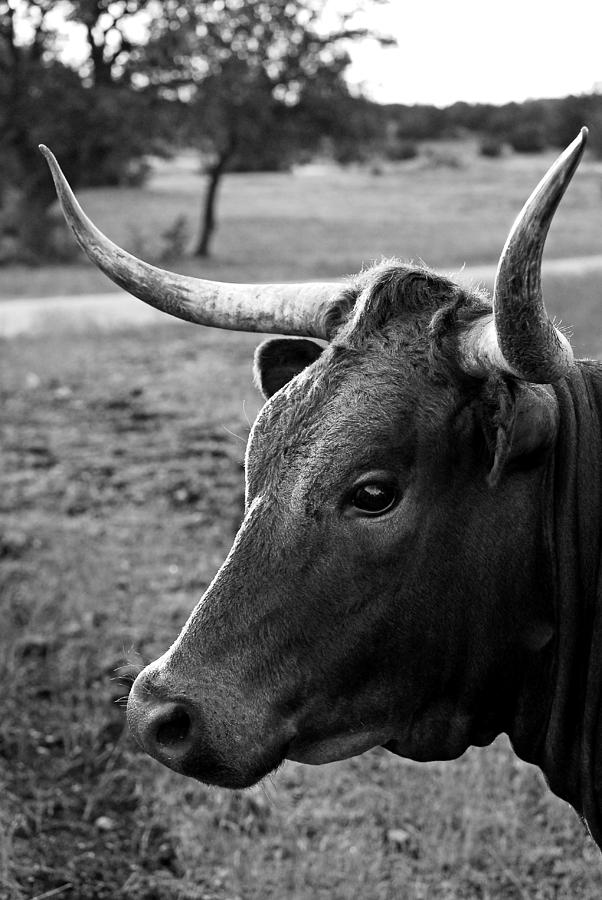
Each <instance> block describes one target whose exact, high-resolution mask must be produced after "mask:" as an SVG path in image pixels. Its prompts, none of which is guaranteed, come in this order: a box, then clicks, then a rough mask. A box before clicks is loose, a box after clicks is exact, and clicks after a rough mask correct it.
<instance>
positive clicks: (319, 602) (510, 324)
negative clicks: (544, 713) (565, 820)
mask: <svg viewBox="0 0 602 900" xmlns="http://www.w3.org/2000/svg"><path fill="white" fill-rule="evenodd" d="M584 141H585V134H584V133H582V135H581V136H580V137H579V138H578V139H577V140H576V141H575V142H574V143H573V144H572V145H571V147H569V148H568V150H567V151H566V152H565V153H564V154H563V155H562V156H561V157H560V158H559V160H558V161H557V163H556V164H555V165H554V166H553V167H552V169H551V170H550V172H549V173H548V174H547V176H546V177H545V178H544V180H543V181H542V183H541V184H540V185H539V187H538V188H537V189H536V191H535V193H534V194H533V195H532V197H531V199H530V200H529V201H528V203H527V205H526V206H525V208H524V210H523V212H522V213H521V215H520V216H519V218H518V220H517V222H516V223H515V226H514V228H513V230H512V232H511V234H510V237H509V240H508V242H507V244H506V247H505V249H504V252H503V254H502V258H501V261H500V267H499V270H498V276H497V280H496V287H495V291H494V297H493V305H492V304H491V302H490V301H489V300H488V299H487V298H486V297H485V296H484V295H483V294H481V293H479V292H476V291H467V290H464V289H462V288H461V287H459V286H458V285H456V284H454V283H453V282H451V281H449V280H447V279H445V278H442V277H439V276H437V275H435V274H434V273H433V272H431V271H430V270H428V269H426V268H422V267H415V266H410V265H406V264H401V263H396V262H394V263H388V264H383V265H380V266H378V267H376V268H374V269H372V270H369V271H367V272H364V273H363V274H362V275H361V276H359V277H358V278H357V279H356V280H355V281H353V282H350V283H348V284H343V285H333V284H330V283H326V284H317V285H263V286H249V285H222V284H216V283H212V282H206V281H201V280H198V279H192V278H183V277H182V276H177V275H173V274H172V273H165V272H161V271H160V270H157V269H154V268H153V267H151V266H148V265H146V264H144V263H142V262H140V261H139V260H135V259H133V258H132V257H130V256H129V255H128V254H126V253H124V251H122V250H120V249H119V248H117V247H115V245H112V244H111V243H110V242H109V241H108V240H107V239H106V238H105V237H104V235H102V234H101V233H100V232H98V231H97V230H96V229H95V228H94V226H92V224H91V223H90V222H89V220H87V219H86V217H85V216H84V214H83V213H82V212H81V210H80V209H79V207H78V206H77V203H76V201H75V199H74V198H73V195H72V194H71V192H70V190H69V188H68V186H67V185H66V183H65V181H64V179H63V178H62V176H61V174H60V170H59V169H58V166H57V165H56V162H55V161H54V159H53V158H52V157H51V155H50V154H49V153H48V151H46V153H47V156H48V158H49V161H50V163H51V167H52V169H53V174H54V176H55V180H56V182H57V188H58V191H59V196H60V197H61V201H62V203H63V207H64V210H65V213H66V215H67V218H68V220H69V221H70V223H71V224H72V226H73V228H74V231H75V233H76V235H77V236H78V239H79V240H80V242H81V243H82V246H84V249H86V251H87V252H88V253H89V255H90V256H91V257H92V258H93V260H94V261H95V262H96V263H97V264H98V265H100V266H101V267H102V268H103V269H104V270H105V271H106V272H107V273H108V274H109V275H110V276H111V277H112V278H113V279H114V280H115V281H117V283H119V284H121V285H122V286H123V287H125V288H126V289H127V290H129V291H130V292H132V293H134V294H136V295H137V296H139V297H141V299H143V300H145V301H147V302H150V303H151V304H152V305H155V306H158V307H159V308H161V309H165V310H166V311H167V312H170V313H172V314H175V315H178V316H180V317H182V318H187V319H190V320H192V321H196V322H201V323H205V324H212V325H217V326H219V327H225V328H241V329H247V330H250V329H251V330H258V331H272V332H280V333H289V334H294V335H304V336H306V337H305V338H304V339H302V340H298V339H291V338H288V339H277V340H271V341H268V342H267V343H265V344H263V345H262V346H261V347H260V348H259V350H258V352H257V355H256V378H257V381H258V384H259V386H260V388H261V389H262V391H263V392H264V395H265V396H266V399H267V402H266V404H265V406H264V407H263V409H262V411H261V412H260V414H259V416H258V418H257V421H256V422H255V425H254V427H253V430H252V432H251V435H250V439H249V444H248V449H247V459H246V478H247V484H246V511H245V517H244V521H243V523H242V525H241V527H240V530H239V532H238V534H237V536H236V539H235V541H234V544H233V546H232V549H231V551H230V553H229V555H228V557H227V559H226V561H225V562H224V564H223V566H222V567H221V569H220V570H219V572H218V573H217V575H216V576H215V579H214V580H213V582H212V584H211V585H210V587H209V588H208V590H207V592H206V593H205V595H204V596H203V598H202V599H201V600H200V602H199V604H198V605H197V607H196V608H195V609H194V610H193V612H192V614H191V616H190V618H189V620H188V622H187V623H186V625H185V626H184V628H183V630H182V633H181V634H180V636H179V637H178V639H177V640H176V642H175V643H174V644H173V646H172V647H171V648H170V649H169V650H168V651H167V652H166V653H165V654H164V655H163V656H162V657H161V658H160V659H158V660H157V661H156V662H154V663H152V664H151V665H149V666H147V667H146V668H145V669H144V670H143V671H142V672H141V673H140V675H139V676H138V678H137V679H136V682H135V683H134V686H133V688H132V691H131V694H130V700H129V703H128V716H129V720H130V724H131V727H132V730H133V732H134V734H135V735H136V737H137V738H138V740H139V741H140V743H141V744H142V746H143V747H144V748H145V749H146V750H147V751H148V752H149V753H150V754H151V755H152V756H154V757H156V758H157V759H159V760H160V761H161V762H163V763H165V764H166V765H168V766H170V767H171V768H173V769H175V770H176V771H178V772H182V773H184V774H187V775H192V776H194V777H196V778H199V779H200V780H202V781H206V782H210V783H214V784H221V785H227V786H231V787H241V786H246V785H250V784H252V783H253V782H255V781H257V780H258V779H260V778H261V777H263V776H264V775H265V774H266V773H267V772H269V771H270V770H272V769H273V768H274V767H276V766H277V765H278V764H279V763H280V762H281V761H282V760H283V759H285V758H290V759H297V760H300V761H303V762H310V763H320V762H327V761H329V760H334V759H339V758H343V757H348V756H351V755H354V754H357V753H361V752H362V751H364V750H366V749H368V748H370V747H373V746H376V745H384V746H386V747H388V748H389V749H391V750H393V751H394V752H396V753H400V754H402V755H404V756H408V757H412V758H415V759H434V758H437V759H442V758H451V757H454V756H457V755H459V754H460V753H462V752H463V751H464V749H465V748H466V747H467V746H468V745H469V744H471V743H477V744H481V743H487V742H489V741H490V740H492V739H493V737H495V735H497V734H498V733H499V732H500V731H503V730H508V729H509V727H510V725H511V723H512V721H513V719H514V718H515V717H516V716H517V715H518V714H519V713H518V712H517V710H519V709H520V707H521V703H522V702H523V700H524V695H525V692H526V691H533V692H534V693H536V691H537V688H538V684H537V683H536V679H535V680H534V679H533V678H531V677H530V673H531V672H532V671H534V670H535V669H538V670H539V668H538V667H537V666H536V665H535V663H534V661H535V660H539V659H540V658H541V657H542V656H545V655H546V654H547V653H548V652H549V646H550V642H551V638H552V633H553V626H552V622H551V621H550V617H549V614H548V611H547V608H546V605H545V603H544V599H543V598H544V594H545V589H546V585H545V584H542V583H541V580H537V579H536V578H535V575H534V573H535V571H536V568H537V567H536V566H535V565H533V562H534V560H536V559H537V558H538V555H540V554H544V553H545V547H543V546H540V544H539V541H540V540H541V537H540V536H539V535H540V530H538V529H537V527H535V526H536V523H537V521H538V519H539V517H540V515H541V510H540V508H539V506H538V503H537V502H534V498H535V497H537V496H540V494H541V492H540V491H538V487H539V486H540V485H541V482H542V480H543V479H544V478H545V473H546V466H545V462H546V459H547V456H548V454H549V452H550V448H551V447H552V446H553V444H554V440H555V436H556V429H557V409H556V404H555V400H554V396H553V394H552V392H551V391H550V389H549V388H548V387H547V386H546V385H548V384H549V383H551V382H553V381H555V380H557V379H559V378H560V377H562V376H563V375H564V374H565V373H566V372H567V371H568V369H569V368H570V366H571V364H572V354H571V351H570V346H569V345H568V342H567V341H566V339H565V338H564V336H563V335H562V334H560V333H559V332H558V331H557V330H556V329H555V328H554V326H553V325H552V324H551V323H550V322H549V320H548V318H547V316H546V314H545V308H544V305H543V300H542V294H541V286H540V266H541V255H542V252H543V244H544V240H545V235H546V233H547V229H548V227H549V224H550V221H551V219H552V216H553V213H554V211H555V209H556V206H557V204H558V202H559V200H560V198H561V196H562V194H563V192H564V190H565V188H566V186H567V184H568V181H569V180H570V178H571V176H572V174H573V172H574V170H575V168H576V166H577V163H578V161H579V158H580V156H581V153H582V150H583V146H584ZM307 337H318V338H322V339H326V340H327V341H329V343H328V346H326V347H325V348H323V347H322V346H321V345H318V344H316V343H315V342H313V341H311V340H307V339H306V338H307ZM509 547H512V548H517V547H520V553H517V552H516V550H515V549H514V552H512V553H510V552H509ZM533 727H536V724H535V725H534V726H533Z"/></svg>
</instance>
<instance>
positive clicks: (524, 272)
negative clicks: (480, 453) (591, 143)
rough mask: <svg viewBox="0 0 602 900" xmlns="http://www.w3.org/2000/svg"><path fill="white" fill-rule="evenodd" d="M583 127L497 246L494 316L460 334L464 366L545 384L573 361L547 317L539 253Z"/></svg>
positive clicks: (581, 144) (580, 146)
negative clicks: (505, 237) (498, 251)
mask: <svg viewBox="0 0 602 900" xmlns="http://www.w3.org/2000/svg"><path fill="white" fill-rule="evenodd" d="M587 134H588V132H587V128H582V129H581V132H580V134H579V136H578V137H577V138H576V139H575V140H574V141H573V143H572V144H570V145H569V146H568V147H567V149H566V150H565V151H564V153H562V154H561V155H560V156H559V157H558V159H557V160H556V162H555V163H554V164H553V165H552V166H551V168H550V169H549V170H548V171H547V172H546V174H545V175H544V177H543V178H542V180H541V181H540V182H539V184H538V185H537V187H536V188H535V190H534V191H533V193H532V194H531V196H530V197H529V199H528V200H527V202H526V203H525V205H524V207H523V208H522V210H521V212H520V213H519V215H518V217H517V219H516V221H515V223H514V225H513V226H512V229H511V231H510V234H509V235H508V239H507V241H506V244H505V246H504V249H503V250H502V255H501V257H500V261H499V264H498V269H497V275H496V278H495V288H494V292H493V318H491V317H486V318H485V319H480V320H478V321H477V322H475V323H474V324H473V325H471V326H470V328H469V329H468V330H467V331H466V333H465V334H464V336H463V337H462V339H461V344H462V347H461V352H462V354H463V367H464V368H465V369H466V370H467V371H469V372H470V373H471V374H475V375H481V376H482V375H485V374H487V372H491V371H492V370H498V371H502V372H507V373H508V374H510V375H514V376H515V377H518V378H521V379H523V380H524V381H531V382H536V383H539V384H548V383H551V382H554V381H557V380H558V379H559V378H561V377H562V376H563V375H565V374H566V373H567V371H568V369H569V368H570V367H571V365H572V363H573V351H572V350H571V345H570V343H569V342H568V340H567V339H566V337H565V336H564V335H563V334H562V333H561V332H560V331H558V329H557V328H555V327H554V325H553V324H552V322H551V321H550V320H549V318H548V314H547V312H546V308H545V306H544V302H543V294H542V289H541V259H542V255H543V249H544V244H545V240H546V236H547V233H548V229H549V227H550V224H551V222H552V218H553V216H554V213H555V212H556V209H557V207H558V204H559V203H560V200H561V199H562V196H563V194H564V192H565V191H566V189H567V187H568V184H569V182H570V180H571V178H572V177H573V175H574V173H575V170H576V168H577V166H578V165H579V161H580V159H581V157H582V155H583V151H584V149H585V142H586V140H587Z"/></svg>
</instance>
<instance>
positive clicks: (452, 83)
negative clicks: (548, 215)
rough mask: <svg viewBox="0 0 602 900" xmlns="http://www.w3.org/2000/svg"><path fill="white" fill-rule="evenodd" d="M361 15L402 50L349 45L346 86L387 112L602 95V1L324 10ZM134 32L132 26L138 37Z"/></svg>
mask: <svg viewBox="0 0 602 900" xmlns="http://www.w3.org/2000/svg"><path fill="white" fill-rule="evenodd" d="M358 6H363V9H364V10H365V12H364V13H363V14H360V15H359V16H358V18H357V20H356V21H357V24H358V25H365V26H367V27H368V28H370V29H372V30H374V31H376V32H380V33H382V34H388V35H391V36H393V37H395V38H396V39H397V42H398V46H397V47H390V48H383V47H381V46H380V45H379V44H378V43H377V42H375V41H361V42H359V41H358V42H354V43H352V44H350V47H349V49H350V53H351V56H352V60H353V62H352V66H351V67H350V70H349V81H350V82H351V83H356V84H357V83H361V84H362V85H363V87H364V89H365V91H366V93H367V94H368V96H370V97H372V98H373V99H374V100H377V101H379V102H383V103H392V102H399V103H408V104H412V103H429V104H430V103H434V104H436V105H438V106H447V105H449V104H451V103H454V102H455V101H456V100H465V101H467V102H469V103H475V102H489V103H506V102H508V101H510V100H516V101H519V102H520V101H522V100H525V99H527V98H528V97H560V96H565V95H567V94H579V93H589V92H591V91H592V90H593V89H594V86H595V85H597V86H598V89H599V90H602V0H564V2H560V0H547V2H546V0H387V2H386V3H384V4H381V5H379V4H376V3H372V2H370V0H327V4H326V15H325V17H324V25H325V27H326V28H328V26H329V25H330V24H332V23H331V21H330V15H329V13H332V12H334V11H336V10H349V9H353V8H357V7H358ZM56 7H57V8H56V10H55V12H56V19H57V24H58V23H60V25H59V31H60V33H61V35H62V37H63V47H64V53H65V57H66V58H67V59H69V60H70V61H74V62H77V61H80V60H81V59H85V56H86V50H85V41H84V35H83V31H82V29H81V27H80V28H77V27H75V26H73V25H70V26H65V22H64V19H62V14H61V4H60V3H57V5H56ZM135 29H136V26H135V25H134V26H133V34H134V31H135Z"/></svg>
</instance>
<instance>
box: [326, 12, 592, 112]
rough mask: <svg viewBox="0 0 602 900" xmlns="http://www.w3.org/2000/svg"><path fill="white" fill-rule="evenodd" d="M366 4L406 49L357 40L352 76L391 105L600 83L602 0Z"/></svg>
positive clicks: (370, 20) (370, 19)
mask: <svg viewBox="0 0 602 900" xmlns="http://www.w3.org/2000/svg"><path fill="white" fill-rule="evenodd" d="M334 2H335V3H338V5H339V8H341V7H343V8H344V6H345V5H346V0H334ZM366 10H367V12H366V15H365V19H364V21H365V24H367V25H368V26H369V27H370V28H372V29H374V30H377V31H381V32H383V33H388V34H391V35H393V36H394V37H395V38H396V39H397V41H398V47H396V48H389V49H383V48H381V47H379V46H378V45H377V44H375V42H363V44H362V45H359V44H357V45H355V46H354V47H353V48H352V49H351V54H352V57H353V66H352V68H351V71H350V73H349V74H350V81H353V82H363V83H364V86H365V88H366V91H367V93H368V95H369V96H371V97H372V98H373V99H375V100H378V101H380V102H383V103H389V102H400V103H409V104H411V103H434V104H436V105H438V106H447V105H448V104H451V103H454V102H455V101H456V100H465V101H467V102H472V103H475V102H491V103H506V102H508V101H510V100H516V101H521V100H525V99H527V98H528V97H559V96H565V95H566V94H575V93H576V94H579V93H589V92H591V91H592V89H593V88H594V85H595V84H596V83H598V85H599V87H600V83H601V82H602V0H565V2H562V3H561V2H558V0H548V2H546V0H504V2H500V0H480V2H479V0H389V2H387V3H386V4H385V5H384V6H382V7H379V6H376V5H374V6H372V5H370V4H369V3H367V4H366Z"/></svg>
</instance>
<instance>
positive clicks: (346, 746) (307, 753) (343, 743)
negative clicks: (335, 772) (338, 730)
mask: <svg viewBox="0 0 602 900" xmlns="http://www.w3.org/2000/svg"><path fill="white" fill-rule="evenodd" d="M389 738H390V734H386V735H385V734H383V733H377V732H374V733H371V732H368V733H366V732H361V733H359V734H345V735H336V736H335V737H329V738H325V739H323V740H315V741H302V740H295V741H293V742H292V743H291V745H290V746H289V748H288V750H287V753H286V758H287V759H291V760H293V761H294V762H301V763H306V764H307V765H310V766H319V765H322V763H329V762H336V761H337V760H339V759H349V758H350V757H352V756H360V754H362V753H365V752H366V750H371V749H372V748H373V747H378V746H380V745H381V744H383V743H385V742H386V741H388V740H389Z"/></svg>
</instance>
